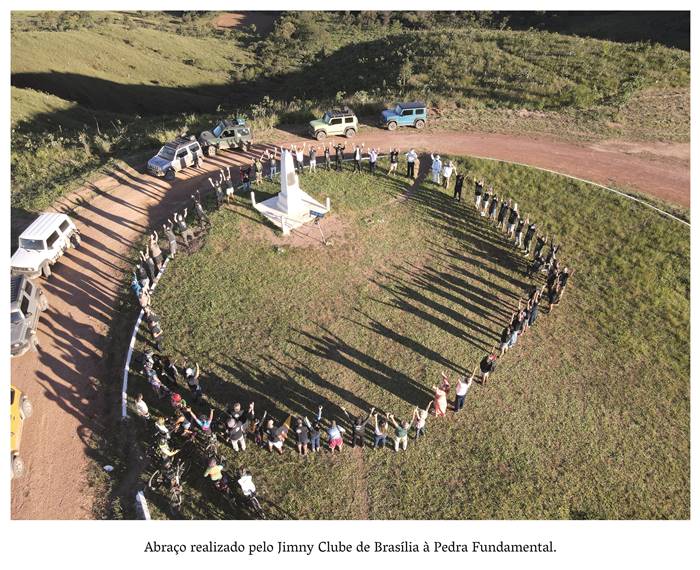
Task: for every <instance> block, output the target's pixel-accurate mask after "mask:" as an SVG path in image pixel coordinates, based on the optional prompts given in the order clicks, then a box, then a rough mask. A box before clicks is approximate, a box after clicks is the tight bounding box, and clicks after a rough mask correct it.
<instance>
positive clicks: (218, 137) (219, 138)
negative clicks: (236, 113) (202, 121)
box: [199, 118, 253, 156]
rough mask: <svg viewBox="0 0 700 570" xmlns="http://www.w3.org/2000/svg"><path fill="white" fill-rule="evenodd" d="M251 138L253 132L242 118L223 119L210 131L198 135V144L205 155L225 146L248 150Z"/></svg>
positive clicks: (212, 153)
mask: <svg viewBox="0 0 700 570" xmlns="http://www.w3.org/2000/svg"><path fill="white" fill-rule="evenodd" d="M252 139H253V133H252V132H251V129H250V127H249V126H248V125H246V123H245V120H244V119H241V118H236V119H235V120H231V119H223V120H221V121H219V122H218V123H217V124H216V126H215V127H214V128H213V129H211V130H210V131H204V132H203V133H202V134H200V135H199V145H200V146H201V147H202V150H203V151H204V153H205V154H206V155H207V156H214V155H215V154H216V151H217V150H223V149H227V148H237V149H241V150H243V151H247V150H250V143H251V140H252Z"/></svg>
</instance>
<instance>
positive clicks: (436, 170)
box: [430, 154, 442, 184]
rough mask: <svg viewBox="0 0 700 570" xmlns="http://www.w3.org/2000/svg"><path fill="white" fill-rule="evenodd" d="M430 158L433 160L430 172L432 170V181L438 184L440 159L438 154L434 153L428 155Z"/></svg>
mask: <svg viewBox="0 0 700 570" xmlns="http://www.w3.org/2000/svg"><path fill="white" fill-rule="evenodd" d="M430 159H431V160H432V161H433V166H432V172H433V182H435V184H440V173H441V172H442V160H440V155H439V154H436V155H433V154H431V155H430Z"/></svg>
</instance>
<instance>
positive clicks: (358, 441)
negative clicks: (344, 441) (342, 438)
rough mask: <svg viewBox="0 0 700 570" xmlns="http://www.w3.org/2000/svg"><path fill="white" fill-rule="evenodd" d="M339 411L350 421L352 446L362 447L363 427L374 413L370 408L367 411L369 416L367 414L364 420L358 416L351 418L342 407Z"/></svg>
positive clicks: (363, 440)
mask: <svg viewBox="0 0 700 570" xmlns="http://www.w3.org/2000/svg"><path fill="white" fill-rule="evenodd" d="M340 409H341V410H343V413H344V414H345V415H346V416H347V418H348V419H349V420H350V423H351V424H352V446H353V447H355V446H357V447H364V445H365V427H366V426H367V422H368V421H369V420H370V418H371V417H372V414H373V413H374V408H372V409H371V410H370V411H369V414H367V417H366V418H365V419H362V418H361V417H360V416H353V415H352V414H349V413H348V411H347V410H346V409H345V408H343V407H342V406H341V407H340Z"/></svg>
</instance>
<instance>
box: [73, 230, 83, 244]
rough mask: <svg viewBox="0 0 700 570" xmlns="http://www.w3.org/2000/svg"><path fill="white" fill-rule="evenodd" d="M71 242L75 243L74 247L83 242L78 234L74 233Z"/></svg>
mask: <svg viewBox="0 0 700 570" xmlns="http://www.w3.org/2000/svg"><path fill="white" fill-rule="evenodd" d="M73 242H74V243H75V245H74V247H80V244H81V243H82V242H83V240H82V238H81V237H80V234H79V233H77V232H76V233H74V234H73Z"/></svg>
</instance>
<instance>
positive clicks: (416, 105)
mask: <svg viewBox="0 0 700 570" xmlns="http://www.w3.org/2000/svg"><path fill="white" fill-rule="evenodd" d="M427 119H428V109H427V108H426V106H425V103H422V102H421V101H413V102H411V103H398V104H397V105H396V107H394V108H393V109H387V110H385V111H382V117H381V119H380V124H381V126H383V127H386V128H387V129H389V130H390V131H393V130H395V129H396V127H415V128H417V129H422V128H423V127H424V126H425V121H426V120H427Z"/></svg>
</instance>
